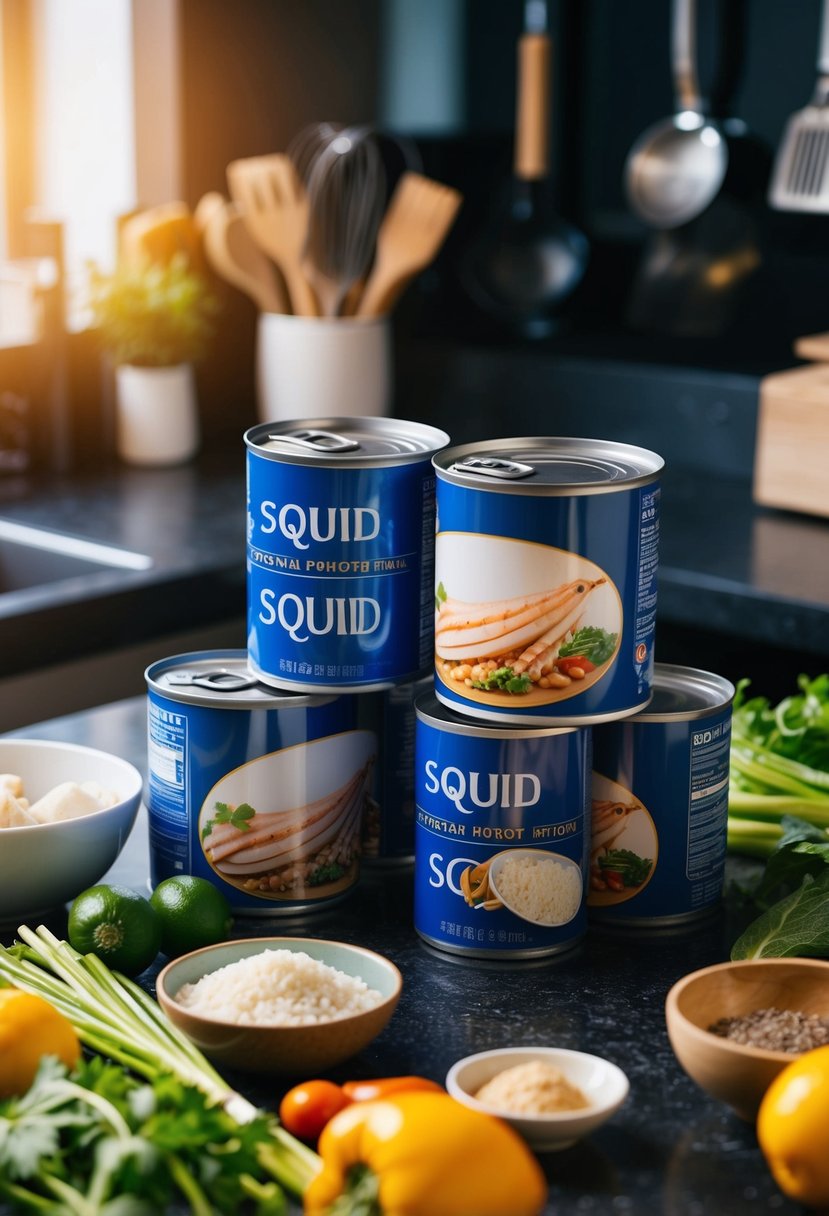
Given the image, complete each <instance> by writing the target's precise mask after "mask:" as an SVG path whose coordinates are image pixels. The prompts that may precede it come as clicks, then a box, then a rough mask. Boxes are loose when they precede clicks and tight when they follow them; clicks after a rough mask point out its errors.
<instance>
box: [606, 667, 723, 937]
mask: <svg viewBox="0 0 829 1216" xmlns="http://www.w3.org/2000/svg"><path fill="white" fill-rule="evenodd" d="M733 699H734V685H733V684H731V683H730V681H728V680H726V679H724V678H723V677H722V676H718V675H714V674H713V673H711V672H707V671H697V670H696V669H695V668H691V667H675V666H671V665H670V664H665V663H657V664H656V665H655V668H654V682H653V698H652V700H651V702H650V704H649V705H648V707H647V709H646V710H643V711H642V712H641V713H638V714H636V715H635V716H634V717H632V718H626V719H624V720H623V721H620V722H610V723H605V724H603V725H602V726H598V727H596V729H595V730H594V732H593V738H594V758H593V781H592V827H591V842H590V873H589V890H588V899H587V903H588V909H589V912H590V917H591V919H593V920H602V921H609V922H613V923H614V924H619V925H648V924H664V925H670V924H681V923H682V922H684V921H687V920H693V919H695V918H696V917H698V916H702V915H705V914H706V913H710V912H712V911H714V910H715V909H716V908H717V906H718V904H719V903H720V899H721V896H722V890H723V880H724V876H725V854H726V835H727V831H728V779H729V756H730V746H731V706H732V701H733Z"/></svg>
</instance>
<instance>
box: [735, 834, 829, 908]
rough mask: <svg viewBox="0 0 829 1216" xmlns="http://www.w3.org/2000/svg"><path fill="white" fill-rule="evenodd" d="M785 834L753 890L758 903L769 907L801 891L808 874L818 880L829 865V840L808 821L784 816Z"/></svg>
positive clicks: (760, 905) (761, 906)
mask: <svg viewBox="0 0 829 1216" xmlns="http://www.w3.org/2000/svg"><path fill="white" fill-rule="evenodd" d="M781 828H782V832H783V835H782V836H781V838H780V840H779V841H778V843H777V844H776V845H775V847H774V850H773V852H772V853H771V855H770V856H769V858H768V860H767V862H766V864H765V867H764V869H763V873H762V875H761V876H760V879H759V881H758V882H757V884H756V886H755V887H754V889H753V891H752V898H753V901H754V903H755V904H756V905H757V906H758V907H760V908H766V907H768V906H769V904H771V903H773V902H774V901H775V900H776V899H782V898H783V896H785V895H790V894H791V893H792V891H795V890H797V888H798V887H799V886H800V884H801V883H802V882H803V879H804V878H805V876H806V875H807V874H809V875H811V876H812V877H817V876H818V875H819V874H820V873H821V871H822V870H823V869H824V867H826V866H827V865H829V839H827V836H826V833H825V832H823V831H822V830H821V829H820V828H816V827H813V826H812V824H810V823H807V822H806V820H804V819H797V818H795V816H794V815H784V816H783V818H782V820H781Z"/></svg>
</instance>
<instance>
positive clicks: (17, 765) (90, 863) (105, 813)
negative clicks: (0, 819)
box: [0, 739, 143, 926]
mask: <svg viewBox="0 0 829 1216" xmlns="http://www.w3.org/2000/svg"><path fill="white" fill-rule="evenodd" d="M0 773H15V774H16V775H17V776H19V777H21V778H22V780H23V789H24V792H25V795H26V797H27V798H28V799H29V801H30V802H35V801H36V800H37V799H39V798H42V797H43V795H44V794H47V793H48V792H49V790H51V789H53V788H54V786H56V785H60V784H61V782H63V781H77V782H78V783H79V784H80V783H81V782H84V781H94V782H97V783H98V784H99V785H100V786H102V787H103V788H104V789H108V790H113V791H114V792H115V793H116V794H118V795H119V801H118V802H116V803H115V805H114V806H110V807H106V808H105V809H104V810H102V811H94V812H93V813H92V814H91V815H83V816H81V817H80V818H78V819H62V820H58V821H57V822H55V823H39V824H33V825H31V826H28V827H17V828H0V923H3V924H6V925H9V924H14V925H15V926H19V925H21V924H25V923H27V922H28V921H31V920H35V919H36V918H37V917H42V916H44V915H45V914H46V913H47V912H50V911H51V910H52V909H54V908H58V907H60V906H61V905H62V904H65V903H67V902H68V901H69V900H71V899H74V898H75V896H76V895H79V894H80V893H81V891H84V890H86V888H87V887H90V886H92V885H93V884H94V883H96V882H97V881H98V879H99V878H101V877H103V875H104V874H105V873H106V872H107V870H108V869H109V868H110V866H111V865H112V863H113V862H114V861H115V859H116V857H117V856H118V854H119V853H120V852H121V850H122V849H123V847H124V845H125V844H126V841H127V837H128V836H129V834H130V831H131V830H132V826H133V824H134V823H135V817H136V815H137V814H138V808H139V806H140V805H141V793H142V789H143V780H142V777H141V774H140V773H139V771H138V769H137V768H135V767H134V766H133V765H132V764H129V763H128V762H127V761H126V760H121V759H120V758H119V757H118V756H113V755H111V754H110V753H109V752H101V751H97V750H96V749H95V748H92V747H81V746H80V745H79V744H75V743H53V742H51V741H49V740H43V739H0Z"/></svg>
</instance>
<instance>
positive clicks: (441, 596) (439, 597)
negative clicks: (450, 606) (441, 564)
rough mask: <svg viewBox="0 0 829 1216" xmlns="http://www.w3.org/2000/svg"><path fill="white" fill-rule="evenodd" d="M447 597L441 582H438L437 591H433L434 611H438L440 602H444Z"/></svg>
mask: <svg viewBox="0 0 829 1216" xmlns="http://www.w3.org/2000/svg"><path fill="white" fill-rule="evenodd" d="M448 598H449V597H448V596H447V594H446V588H445V587H444V585H443V583H438V586H437V591H436V592H435V612H440V606H441V604H444V603H446V600H447V599H448Z"/></svg>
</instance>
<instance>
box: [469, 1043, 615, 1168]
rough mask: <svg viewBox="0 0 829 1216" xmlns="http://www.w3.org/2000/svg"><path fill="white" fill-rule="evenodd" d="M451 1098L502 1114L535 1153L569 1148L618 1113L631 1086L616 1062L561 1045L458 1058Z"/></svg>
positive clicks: (489, 1112)
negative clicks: (570, 1049)
mask: <svg viewBox="0 0 829 1216" xmlns="http://www.w3.org/2000/svg"><path fill="white" fill-rule="evenodd" d="M446 1088H447V1090H448V1092H449V1093H450V1094H451V1095H452V1097H453V1098H457V1100H458V1101H459V1102H463V1103H464V1104H465V1105H466V1106H471V1107H472V1108H473V1110H482V1111H486V1113H487V1114H490V1115H498V1116H499V1117H500V1118H501V1119H503V1120H505V1122H507V1123H509V1124H510V1125H511V1126H512V1127H514V1128H515V1130H516V1131H517V1132H519V1133H520V1134H521V1135H522V1136H523V1137H524V1139H525V1140H526V1141H527V1143H528V1144H529V1145H530V1146H531V1147H532V1148H534V1149H535V1150H536V1151H537V1152H554V1151H558V1150H559V1149H563V1148H569V1147H570V1145H572V1144H575V1143H576V1141H577V1140H581V1139H582V1138H583V1137H584V1136H587V1135H589V1134H590V1132H592V1131H595V1130H596V1128H598V1127H600V1126H601V1124H602V1123H604V1122H606V1121H607V1120H608V1119H609V1118H610V1117H611V1115H613V1114H615V1113H616V1111H617V1110H618V1109H619V1107H620V1106H621V1105H622V1103H623V1102H624V1101H625V1098H626V1097H627V1095H628V1090H629V1088H630V1086H629V1083H628V1079H627V1077H626V1076H625V1074H624V1073H623V1072H622V1070H621V1068H619V1067H618V1066H617V1065H616V1064H612V1063H611V1062H610V1060H605V1059H603V1058H602V1057H601V1056H594V1055H589V1054H588V1053H587V1052H584V1051H569V1050H567V1049H566V1048H563V1047H502V1048H499V1049H498V1050H495V1051H480V1052H478V1053H477V1054H476V1055H473V1056H466V1057H465V1058H464V1059H462V1060H458V1061H457V1062H456V1063H455V1064H453V1065H452V1067H451V1068H450V1069H449V1072H448V1073H447V1076H446Z"/></svg>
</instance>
